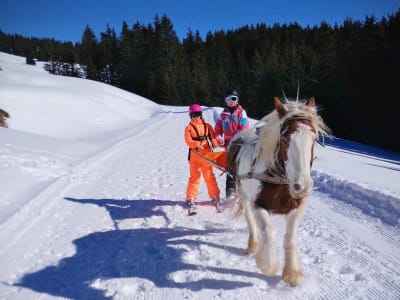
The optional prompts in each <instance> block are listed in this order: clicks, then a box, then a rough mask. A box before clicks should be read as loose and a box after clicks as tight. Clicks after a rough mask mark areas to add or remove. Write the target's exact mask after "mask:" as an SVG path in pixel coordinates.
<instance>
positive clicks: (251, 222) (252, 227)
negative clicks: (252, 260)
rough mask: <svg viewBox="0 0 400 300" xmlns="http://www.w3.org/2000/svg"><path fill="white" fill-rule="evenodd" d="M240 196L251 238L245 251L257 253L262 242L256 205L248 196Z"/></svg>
mask: <svg viewBox="0 0 400 300" xmlns="http://www.w3.org/2000/svg"><path fill="white" fill-rule="evenodd" d="M242 197H243V196H242V195H241V196H240V201H242V206H243V209H244V213H245V217H246V221H247V228H248V230H249V239H248V242H247V249H246V251H245V253H246V254H251V253H255V252H256V251H257V249H258V246H259V244H260V237H259V233H258V228H257V223H256V218H255V216H254V207H253V205H252V203H250V201H248V200H247V199H246V198H242ZM242 199H243V200H242Z"/></svg>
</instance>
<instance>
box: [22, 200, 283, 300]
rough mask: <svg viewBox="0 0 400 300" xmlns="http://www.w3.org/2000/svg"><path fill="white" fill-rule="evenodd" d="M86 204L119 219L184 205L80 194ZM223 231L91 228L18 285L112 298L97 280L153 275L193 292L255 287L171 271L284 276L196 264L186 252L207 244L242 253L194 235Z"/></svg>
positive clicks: (273, 280) (72, 295) (56, 293)
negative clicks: (185, 277)
mask: <svg viewBox="0 0 400 300" xmlns="http://www.w3.org/2000/svg"><path fill="white" fill-rule="evenodd" d="M65 199H66V200H68V201H74V202H78V203H82V204H95V205H99V206H102V207H105V208H106V209H107V211H108V212H109V214H110V216H111V217H112V218H113V220H114V223H115V224H116V223H117V221H118V220H122V219H126V218H146V217H150V216H154V215H155V214H158V215H162V216H163V217H165V218H167V216H166V215H165V214H164V213H163V212H162V211H160V210H154V207H155V206H160V205H179V204H177V203H176V202H173V201H162V200H115V199H99V200H95V199H74V198H65ZM218 233H220V234H223V233H224V231H222V230H214V229H207V230H196V229H188V228H146V229H124V230H119V229H118V227H117V226H116V230H111V231H107V232H96V233H91V234H89V235H87V236H84V237H82V238H79V239H76V240H74V241H73V243H74V245H75V247H76V253H75V254H74V255H73V256H72V257H66V258H63V259H62V260H60V261H59V263H58V264H57V265H56V266H48V267H46V268H44V269H42V270H39V271H37V272H34V273H30V274H26V275H24V276H23V277H22V278H21V280H20V281H19V282H18V283H16V284H15V285H16V286H20V287H25V288H29V289H32V290H34V291H36V292H40V293H47V294H50V295H54V296H58V297H67V298H72V299H111V298H112V297H107V296H106V295H105V294H104V291H102V290H99V289H97V288H94V287H92V286H91V285H92V284H93V283H94V282H95V280H96V279H100V280H107V279H115V278H130V277H137V278H143V279H147V280H149V281H151V282H153V283H154V285H155V286H157V287H161V288H163V287H165V288H182V289H183V288H185V289H189V290H192V291H198V290H201V289H224V290H228V289H237V288H241V287H246V286H252V283H251V282H243V281H237V280H223V279H207V278H203V279H201V280H198V281H189V282H176V281H174V280H173V279H172V277H171V275H172V274H173V273H175V272H178V271H182V270H183V271H186V270H193V271H199V272H202V270H203V271H204V270H205V269H206V270H207V271H212V272H215V273H218V274H226V275H228V276H235V275H236V276H245V277H252V278H260V279H262V280H267V281H269V284H270V285H276V284H277V283H278V281H279V280H280V279H277V278H275V277H269V278H268V277H265V276H263V275H261V274H257V273H254V272H246V271H242V270H236V269H227V268H217V267H207V266H206V267H205V266H202V265H197V264H190V263H187V262H184V261H183V260H182V256H183V255H184V254H185V253H186V252H188V251H190V250H188V249H195V248H197V247H199V245H200V243H201V244H203V245H204V244H206V245H208V246H210V247H214V248H218V249H223V250H224V251H228V252H231V253H233V254H234V255H238V253H239V251H238V249H237V248H235V247H226V246H222V245H218V244H213V243H209V242H201V241H198V240H193V239H191V236H193V235H195V236H199V235H207V234H218Z"/></svg>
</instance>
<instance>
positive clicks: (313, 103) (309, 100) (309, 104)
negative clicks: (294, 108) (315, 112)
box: [306, 97, 315, 106]
mask: <svg viewBox="0 0 400 300" xmlns="http://www.w3.org/2000/svg"><path fill="white" fill-rule="evenodd" d="M306 105H308V106H315V98H314V97H310V98H309V99H308V100H307V102H306Z"/></svg>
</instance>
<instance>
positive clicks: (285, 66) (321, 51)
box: [0, 10, 400, 152]
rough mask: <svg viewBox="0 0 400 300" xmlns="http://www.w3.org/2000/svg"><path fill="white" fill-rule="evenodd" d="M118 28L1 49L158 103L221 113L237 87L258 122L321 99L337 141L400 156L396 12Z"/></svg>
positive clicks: (1, 39)
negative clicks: (284, 102)
mask: <svg viewBox="0 0 400 300" xmlns="http://www.w3.org/2000/svg"><path fill="white" fill-rule="evenodd" d="M118 30H119V31H116V30H115V29H114V28H110V27H109V26H108V25H105V30H104V32H101V33H100V36H96V35H95V33H94V31H93V30H92V29H91V27H90V25H87V26H86V28H83V32H82V38H81V40H80V41H79V42H76V43H73V42H68V41H64V42H61V41H56V40H54V39H50V38H34V37H23V36H21V35H18V34H13V35H11V34H6V33H4V32H2V31H1V30H0V51H2V52H6V53H10V54H15V55H20V56H25V57H26V62H27V63H28V64H35V61H36V60H39V61H47V62H48V64H47V65H46V68H47V69H48V70H49V71H50V72H51V73H54V74H58V75H64V76H75V77H82V78H87V79H92V80H97V81H101V82H105V83H108V84H111V85H113V86H117V87H120V88H122V89H124V90H127V91H130V92H133V93H136V94H138V95H141V96H143V97H146V98H148V99H150V100H152V101H154V102H157V103H159V104H166V105H174V106H184V105H190V104H192V103H199V104H201V105H205V106H224V94H225V91H226V90H227V89H232V88H234V89H236V90H237V91H238V92H239V94H240V103H241V105H242V106H243V107H244V108H245V109H246V111H247V113H248V115H249V117H251V118H255V119H259V118H261V117H263V116H264V115H265V114H267V113H269V112H270V111H271V110H272V109H273V97H275V96H278V97H284V96H285V95H286V96H287V97H288V98H296V97H297V93H298V91H299V98H301V99H304V98H308V97H311V96H314V97H315V99H316V102H317V105H318V106H319V107H320V113H321V115H322V117H323V118H324V120H325V122H326V123H327V124H328V126H329V127H330V128H331V130H332V132H333V135H334V136H336V137H339V138H343V139H348V140H352V141H356V142H360V143H363V144H367V145H371V146H377V147H381V148H385V149H388V150H392V151H396V152H400V141H399V136H400V134H399V132H398V131H400V126H399V125H398V123H397V121H396V120H397V118H399V117H400V10H399V11H398V12H397V13H395V14H393V15H389V16H387V17H385V18H382V19H381V20H377V19H376V18H375V17H374V16H367V17H365V19H364V20H352V19H347V20H345V21H344V22H343V23H342V24H334V25H330V24H327V23H325V22H321V24H320V25H319V26H314V27H305V28H304V27H301V26H299V25H298V24H297V23H296V22H294V23H290V24H278V23H277V24H274V25H272V26H268V25H266V24H263V23H261V24H257V25H251V26H250V25H249V26H244V27H240V28H237V29H232V30H227V31H226V30H221V31H215V32H208V33H207V35H206V36H205V37H204V38H202V37H201V36H200V34H199V32H198V31H197V30H194V31H192V30H191V29H188V32H187V34H186V36H185V37H184V38H182V39H180V38H178V36H177V34H176V32H175V31H174V26H173V23H172V21H171V20H170V19H169V18H168V17H167V16H166V15H163V16H158V15H156V16H155V17H154V20H153V22H152V23H149V24H140V23H139V22H136V23H134V24H132V25H129V24H128V23H127V22H126V21H123V22H122V25H121V28H120V29H118ZM0 67H1V66H0ZM0 72H1V71H0Z"/></svg>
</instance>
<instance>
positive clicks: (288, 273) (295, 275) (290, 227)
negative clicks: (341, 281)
mask: <svg viewBox="0 0 400 300" xmlns="http://www.w3.org/2000/svg"><path fill="white" fill-rule="evenodd" d="M306 202H307V198H305V199H303V201H302V204H301V205H300V206H299V208H298V209H295V210H292V211H291V212H290V213H289V214H287V216H286V221H287V223H286V233H285V238H284V241H283V247H284V249H285V264H284V266H283V273H282V279H283V280H284V281H286V282H288V283H289V284H291V285H298V284H300V283H301V282H302V281H303V279H304V275H303V272H302V271H301V267H300V263H299V259H298V254H297V227H298V225H299V222H300V221H301V219H302V218H303V215H304V210H305V207H306Z"/></svg>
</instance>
